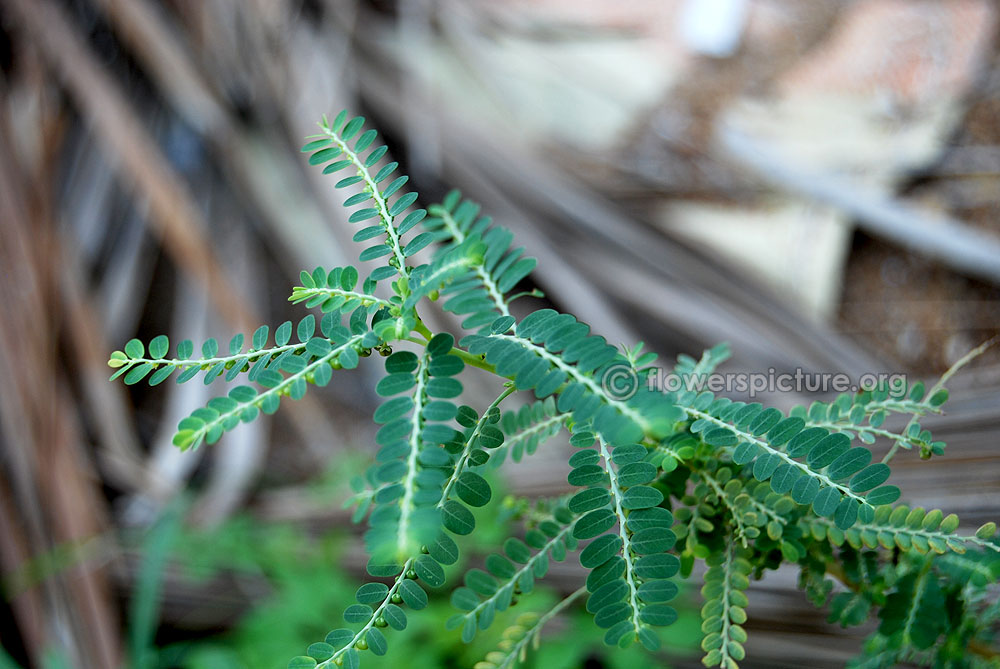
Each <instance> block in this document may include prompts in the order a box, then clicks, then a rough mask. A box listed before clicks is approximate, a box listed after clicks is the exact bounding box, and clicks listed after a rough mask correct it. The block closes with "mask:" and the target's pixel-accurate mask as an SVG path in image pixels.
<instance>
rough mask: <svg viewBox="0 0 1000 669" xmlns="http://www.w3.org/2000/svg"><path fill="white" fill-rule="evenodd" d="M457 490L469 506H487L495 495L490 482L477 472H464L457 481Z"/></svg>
mask: <svg viewBox="0 0 1000 669" xmlns="http://www.w3.org/2000/svg"><path fill="white" fill-rule="evenodd" d="M455 492H457V493H458V496H459V498H461V500H462V501H463V502H465V503H466V504H468V505H469V506H476V507H479V506H486V505H487V504H488V503H489V501H490V499H491V498H492V496H493V492H492V491H491V490H490V484H489V483H487V482H486V479H484V478H483V477H482V476H480V475H479V474H476V473H475V472H469V471H466V472H462V474H461V475H460V476H459V477H458V480H457V481H455Z"/></svg>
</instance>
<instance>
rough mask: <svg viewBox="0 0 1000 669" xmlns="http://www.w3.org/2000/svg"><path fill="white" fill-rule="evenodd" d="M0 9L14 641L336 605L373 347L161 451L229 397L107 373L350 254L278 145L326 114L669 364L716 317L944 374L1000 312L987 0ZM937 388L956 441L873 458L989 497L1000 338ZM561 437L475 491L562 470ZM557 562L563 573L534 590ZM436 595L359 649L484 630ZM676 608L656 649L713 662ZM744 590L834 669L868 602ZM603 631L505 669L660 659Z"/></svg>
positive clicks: (991, 25) (540, 479)
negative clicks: (455, 614) (322, 384)
mask: <svg viewBox="0 0 1000 669" xmlns="http://www.w3.org/2000/svg"><path fill="white" fill-rule="evenodd" d="M0 30H2V34H0V70H2V77H0V98H2V103H0V299H2V307H0V308H2V312H0V375H2V378H3V379H4V387H3V390H2V392H0V427H2V430H0V440H2V441H0V446H2V453H0V572H2V575H3V581H2V583H3V591H4V603H3V605H2V606H0V641H2V644H3V653H2V654H0V667H7V666H11V667H14V666H30V667H45V668H49V667H52V668H61V667H83V668H89V667H99V668H105V667H107V668H113V667H123V666H129V667H185V668H212V669H215V668H219V669H227V668H229V667H233V668H236V667H252V668H257V667H261V668H267V669H270V668H274V667H284V666H285V663H286V662H287V660H288V658H289V657H291V656H292V655H296V654H298V653H300V652H302V650H303V649H304V647H305V645H307V644H308V643H310V642H312V641H315V640H317V639H321V638H322V637H323V636H324V635H325V633H326V632H327V631H328V630H329V629H331V628H332V627H336V626H338V625H339V624H340V615H341V612H342V610H343V607H344V605H345V604H346V603H347V602H348V601H349V600H350V598H351V595H352V593H353V590H354V588H355V587H356V582H357V579H358V578H359V577H360V574H361V573H362V571H363V565H364V562H365V558H364V556H363V555H362V554H361V552H360V550H359V548H358V545H357V543H358V542H357V541H356V540H355V538H354V537H356V534H357V532H358V531H359V530H357V529H356V528H354V527H352V525H351V523H350V520H349V511H346V510H342V508H341V507H342V502H343V500H344V499H345V498H346V497H347V496H348V495H349V494H350V492H349V488H348V486H347V484H346V482H347V480H348V479H349V478H350V476H351V475H352V474H354V473H357V472H360V471H362V469H363V468H364V466H365V465H366V463H367V460H368V458H370V457H371V455H372V454H373V451H374V449H373V447H372V437H373V433H374V430H373V427H372V423H371V420H370V417H371V414H372V411H373V409H374V407H375V406H376V404H377V403H376V399H375V395H374V392H373V386H374V383H375V381H376V380H377V378H378V376H379V374H380V372H381V365H379V364H369V365H362V366H361V369H359V370H355V371H354V372H352V373H349V374H348V373H345V374H340V375H338V376H337V377H336V379H337V380H338V381H337V382H335V383H333V384H331V386H329V387H327V388H324V389H314V390H313V391H312V392H310V394H309V395H308V396H307V397H306V398H305V399H304V400H303V401H302V402H298V403H287V404H285V406H284V407H283V408H282V411H281V412H279V414H278V415H277V416H275V417H274V418H273V419H272V420H258V421H257V422H255V423H253V424H252V425H244V426H242V427H241V428H239V429H237V430H235V431H234V432H232V433H230V434H228V435H227V436H225V437H224V438H223V440H222V441H221V442H220V443H219V444H217V445H215V446H213V447H203V448H202V449H200V450H199V451H197V452H195V453H185V454H181V453H179V452H177V451H176V449H175V448H174V447H172V446H171V445H170V437H171V435H172V431H173V428H174V426H175V425H176V423H177V421H178V420H179V419H180V418H181V417H183V416H185V415H187V414H188V413H189V412H190V411H191V410H192V409H194V408H197V407H198V406H201V405H203V404H204V403H205V402H206V401H207V400H208V399H209V398H211V397H213V396H215V395H218V394H221V393H222V392H223V390H222V388H221V387H212V386H209V387H206V386H204V385H201V384H196V383H193V384H187V385H184V386H178V385H174V384H169V385H164V386H159V387H156V388H152V389H151V388H148V387H145V386H142V385H138V386H133V387H128V388H127V387H125V386H123V385H122V384H120V383H115V384H110V383H108V382H107V377H108V375H109V370H108V368H107V367H106V364H105V363H106V360H107V358H108V355H109V352H110V351H112V350H114V349H116V348H121V347H122V345H123V344H124V342H125V341H127V340H128V339H129V338H131V337H133V336H138V337H139V338H141V339H143V340H144V341H148V340H149V339H150V338H151V337H153V336H154V335H157V334H160V333H166V334H168V335H170V337H171V338H172V339H173V340H174V341H175V342H176V341H180V340H181V339H183V338H191V339H194V340H195V341H199V340H202V339H205V338H207V337H209V336H216V337H220V338H225V339H224V340H228V338H229V337H230V336H231V335H232V334H233V333H236V332H251V331H252V329H253V328H255V327H256V326H257V325H259V324H261V323H270V324H272V325H276V324H278V323H280V322H281V321H283V320H285V319H286V318H296V314H299V315H301V312H300V311H299V310H298V309H294V308H290V307H289V305H288V303H287V296H288V295H289V294H290V291H291V286H292V285H295V284H296V283H297V281H298V278H297V277H298V272H299V270H300V269H304V268H305V269H311V268H312V267H314V266H316V265H324V266H326V267H331V266H336V265H343V264H347V263H350V262H355V258H356V257H357V256H356V249H354V248H352V245H351V243H350V234H351V231H350V229H349V226H348V224H347V215H346V213H345V211H344V210H343V209H341V207H340V197H339V196H338V194H337V193H336V192H335V191H334V189H333V185H332V182H331V181H330V180H329V179H328V178H325V177H322V176H321V175H320V173H319V170H317V169H315V168H309V167H308V166H307V165H306V163H305V160H304V159H303V157H302V154H300V153H299V147H300V146H301V145H302V144H303V142H304V137H305V136H306V135H309V134H312V133H313V132H315V129H316V125H315V123H316V122H317V121H318V119H319V118H320V116H321V115H322V114H324V113H327V114H335V113H336V112H337V111H339V110H340V109H342V108H348V109H350V110H351V111H352V112H354V113H359V114H364V115H365V116H366V117H367V118H368V119H369V122H370V123H371V124H372V125H373V126H374V127H376V128H378V129H379V130H380V132H381V133H382V134H383V136H384V138H385V141H387V143H388V145H389V147H390V155H391V157H392V159H394V160H398V161H400V163H401V164H402V165H403V170H404V171H405V172H407V173H409V174H410V175H411V181H410V186H411V187H412V188H413V189H414V190H417V191H418V192H419V193H420V195H421V197H420V200H419V204H420V205H421V206H426V205H427V204H430V203H433V202H436V201H439V199H440V198H441V197H443V195H444V193H446V192H447V190H448V189H449V188H451V187H453V186H454V187H458V188H460V189H462V191H463V192H464V193H465V195H466V196H468V197H470V198H473V199H475V200H477V201H480V202H482V203H483V205H484V210H485V212H486V213H488V214H490V215H492V216H493V217H494V218H495V219H497V220H498V222H500V223H501V224H503V225H505V226H508V227H510V228H511V229H512V230H514V232H515V233H516V235H517V236H518V238H519V240H520V243H521V244H523V245H524V246H526V247H527V249H528V253H529V254H530V255H533V256H535V257H537V258H538V259H539V265H538V269H537V270H536V271H535V273H534V275H533V277H532V281H533V282H534V285H535V286H536V287H537V288H539V289H540V290H541V291H542V292H544V294H545V296H546V298H545V300H544V301H543V300H536V301H532V300H523V301H521V302H520V303H519V304H520V308H521V309H522V310H527V309H534V308H538V306H540V305H542V304H545V303H547V304H550V305H553V306H555V307H556V308H558V309H561V310H564V311H569V312H572V313H574V314H576V315H577V316H578V317H579V318H580V319H581V320H583V321H585V322H588V323H590V324H591V325H592V326H593V329H594V330H595V331H596V332H598V333H600V334H603V335H604V336H606V337H607V338H608V340H609V341H611V342H612V343H618V342H622V343H628V344H632V343H634V342H635V341H638V340H643V341H645V342H646V345H647V346H648V347H650V348H651V349H652V350H654V351H656V352H657V353H659V354H660V356H661V360H662V362H663V364H664V365H665V366H668V367H669V366H670V365H671V364H672V360H673V358H674V357H676V355H677V354H678V353H688V354H691V355H694V356H696V357H697V355H698V354H700V352H701V350H702V349H704V348H706V347H708V346H711V345H713V344H715V343H717V342H719V341H728V342H729V343H730V344H731V346H732V349H733V351H734V354H735V355H734V357H733V359H732V360H731V361H730V362H728V363H727V364H726V366H725V368H724V369H725V370H727V371H741V370H743V371H766V370H768V369H769V368H774V369H775V370H777V371H779V372H780V371H793V370H795V369H797V368H801V369H803V370H805V371H808V372H829V373H835V372H844V373H848V374H851V375H853V376H854V377H857V376H858V375H860V374H861V373H864V372H870V371H891V372H902V373H906V374H908V375H910V376H911V378H913V379H915V378H926V379H928V380H933V379H934V378H935V377H936V376H937V375H940V374H941V373H942V372H943V371H944V370H946V369H947V368H948V367H949V366H950V365H951V364H952V363H954V362H955V361H956V360H957V359H958V358H960V357H961V356H962V355H963V354H965V353H966V352H967V351H968V350H970V349H971V348H973V347H975V346H977V345H978V344H980V343H982V342H983V341H985V340H987V339H989V338H990V337H992V336H994V335H996V334H997V333H998V331H1000V222H998V221H1000V39H998V37H1000V33H998V30H1000V7H998V5H997V4H995V3H994V2H992V1H990V0H933V1H929V0H853V1H848V0H844V1H836V2H834V1H832V0H656V1H654V0H632V1H631V2H625V3H615V2H602V1H600V0H573V1H572V2H570V1H567V0H493V1H490V2H487V1H485V0H465V1H462V0H396V1H393V0H294V1H292V0H287V1H285V0H163V1H161V2H156V1H154V0H0ZM522 313H523V311H522ZM433 323H434V326H432V327H436V328H437V329H442V328H452V329H454V328H455V327H456V323H454V322H453V321H451V320H449V319H448V318H446V317H445V316H444V315H442V314H437V315H434V316H433ZM372 362H374V361H372ZM951 387H952V388H953V394H952V397H953V399H952V401H951V402H950V403H949V404H948V405H947V409H948V411H947V414H946V415H944V416H941V417H935V418H933V419H929V420H927V421H926V426H927V427H928V428H930V429H931V430H932V431H933V432H934V434H935V436H936V438H939V439H943V440H945V441H947V443H948V450H947V454H946V455H945V456H944V457H942V458H939V459H936V460H935V461H934V462H933V463H930V464H928V463H925V462H921V461H919V459H918V458H917V457H916V455H915V454H913V453H909V452H907V453H903V454H902V455H901V456H900V457H898V458H897V459H896V461H895V462H896V463H897V465H896V466H895V467H894V482H895V483H897V484H898V485H900V486H901V487H902V488H903V490H904V499H905V500H906V501H908V502H910V503H912V504H914V505H918V504H919V505H923V506H926V507H928V508H931V507H934V508H938V507H940V508H943V509H945V510H947V511H954V512H957V513H958V514H959V516H960V517H961V518H962V520H963V522H964V523H968V525H969V526H971V527H975V526H977V525H978V524H980V523H982V522H985V521H987V520H997V516H998V515H1000V514H998V511H1000V452H998V447H1000V444H998V436H1000V355H998V354H997V353H996V352H995V351H991V352H988V353H987V354H985V355H984V356H982V357H980V358H979V359H978V360H977V361H976V362H975V363H974V364H973V365H972V366H970V367H969V368H967V369H965V370H963V371H962V372H961V373H960V374H959V375H958V376H957V377H956V378H955V379H954V380H953V381H952V383H951ZM467 388H468V389H469V398H468V399H467V400H466V401H467V402H469V403H470V404H477V403H479V404H483V400H486V401H488V400H489V399H492V397H493V395H492V394H490V393H491V386H490V385H489V382H488V380H486V379H479V378H478V377H470V381H469V383H468V384H467ZM817 398H819V399H829V396H822V395H819V396H815V397H814V396H808V395H805V394H802V395H782V396H770V397H764V398H759V399H762V400H763V401H769V402H772V403H774V404H776V405H777V406H779V407H781V408H784V409H787V408H789V407H790V406H792V405H793V404H798V403H803V402H808V401H811V400H812V399H817ZM736 399H739V398H738V397H737V398H736ZM562 448H563V446H562V445H561V444H559V443H558V442H555V443H553V444H552V445H551V446H550V447H546V448H543V449H541V450H540V452H539V453H538V454H537V455H536V456H534V457H533V458H532V459H531V460H530V461H529V462H528V463H527V465H525V464H523V463H522V464H521V465H519V466H515V467H514V468H512V469H511V470H509V471H508V472H507V473H506V476H505V481H506V483H501V485H502V486H505V490H507V491H509V492H511V493H515V494H519V495H528V496H539V495H551V494H558V493H560V492H563V491H565V490H567V484H566V481H565V474H566V470H565V466H566V465H565V457H564V454H563V450H562ZM881 448H884V446H883V445H877V446H876V449H881ZM487 518H490V519H493V521H495V522H486V523H480V524H479V527H480V528H482V529H481V530H479V531H477V533H476V535H475V536H474V537H470V538H469V542H468V544H467V554H468V555H470V556H471V557H470V559H471V560H473V561H475V560H476V559H480V558H481V556H482V555H483V554H484V551H486V550H487V549H488V547H489V546H490V544H491V542H493V541H495V540H496V538H497V536H499V533H500V532H502V531H503V529H504V528H503V527H502V522H501V520H500V519H497V518H494V517H493V516H487ZM580 578H581V572H580V571H579V569H578V567H577V565H576V562H575V560H574V559H570V560H569V561H568V562H567V563H564V564H560V565H555V566H554V569H553V572H552V575H551V577H550V578H549V579H547V581H546V582H547V584H548V589H546V590H542V591H540V592H539V593H538V594H537V595H535V599H534V600H526V601H525V602H524V604H525V608H524V610H531V608H532V607H533V606H535V605H536V604H537V605H538V606H541V605H543V604H544V603H545V602H552V601H555V600H556V598H558V597H559V596H560V594H559V593H560V592H562V593H563V594H565V593H567V592H570V591H572V590H573V589H575V588H576V587H577V584H578V583H579V580H580ZM443 592H444V595H442V597H441V599H440V601H435V602H434V603H433V604H432V607H431V609H430V611H429V614H428V615H425V616H420V617H414V624H415V625H416V627H415V629H412V630H408V632H407V634H405V635H394V636H393V641H392V643H391V644H390V649H391V650H390V654H389V655H388V656H386V657H385V658H375V657H373V656H367V655H366V657H365V658H364V659H365V663H366V666H368V665H369V664H370V665H371V666H373V667H378V666H390V665H395V666H400V664H399V663H400V662H402V663H403V664H402V666H426V667H468V666H472V664H473V663H474V662H475V661H476V660H477V659H479V658H481V657H483V656H484V655H485V653H486V652H487V651H488V650H489V649H490V648H492V644H494V643H495V640H496V637H495V636H494V637H492V638H485V637H483V636H481V637H480V639H477V641H476V643H475V644H474V645H473V646H471V647H466V646H464V645H462V644H461V643H460V642H457V641H456V640H455V639H453V638H452V637H451V636H450V635H447V634H444V633H443V632H442V626H443V621H444V619H446V618H447V616H448V615H449V613H448V604H447V600H446V597H447V593H448V592H450V587H448V588H445V589H444V590H443ZM684 601H685V602H686V603H687V608H686V610H685V613H684V614H683V615H682V617H681V620H680V622H679V623H678V624H677V625H675V626H674V627H672V628H669V629H668V631H667V632H666V633H665V641H666V645H667V650H666V651H665V652H664V653H663V654H662V655H661V656H660V657H658V658H657V659H656V662H658V663H662V664H663V666H677V667H686V666H699V662H698V658H699V653H698V649H697V645H698V643H699V640H700V639H699V631H698V626H699V624H698V621H697V608H698V607H699V606H700V605H699V596H698V594H697V591H696V590H695V589H690V590H689V591H688V592H686V593H685V595H684ZM750 612H751V617H750V623H749V625H748V629H749V631H750V640H749V643H748V648H747V650H748V655H749V657H750V658H751V660H750V661H748V662H746V663H745V666H748V667H821V666H822V667H825V666H829V667H836V666H843V664H844V662H845V661H846V660H847V659H848V658H849V657H850V656H851V655H852V654H853V653H854V652H855V651H856V649H857V648H858V647H859V644H860V642H861V639H862V638H863V637H864V635H865V634H866V633H867V631H869V630H870V629H871V628H870V627H869V628H865V627H862V628H854V629H850V630H842V629H840V628H837V627H833V626H830V625H827V624H826V623H825V622H824V620H825V615H826V614H825V613H824V612H823V611H820V610H816V609H813V608H812V607H811V606H810V605H809V604H808V603H807V602H806V600H805V597H804V595H803V594H802V593H800V592H799V591H797V590H796V573H795V571H794V570H783V571H780V572H778V573H776V574H772V575H770V576H769V577H768V578H767V579H765V580H764V582H762V583H760V584H756V585H755V586H754V587H753V588H752V590H751V592H750ZM517 613H518V612H514V614H513V615H516V614H517ZM418 620H419V621H421V622H416V621H418ZM509 620H512V618H510V619H509ZM509 620H508V621H509ZM590 625H591V623H590V622H589V621H588V620H587V619H586V616H585V615H584V616H579V615H570V616H566V617H565V618H562V619H559V620H557V621H556V622H555V623H553V625H552V626H551V627H550V628H548V631H547V633H546V638H547V639H551V641H550V642H549V643H547V644H546V645H545V646H544V647H543V651H542V653H541V654H540V655H538V656H537V657H535V658H533V659H531V660H530V661H529V662H528V664H527V666H529V667H546V668H547V669H548V668H552V667H566V668H567V669H569V668H571V667H582V666H586V667H593V668H600V667H619V666H622V667H624V666H636V665H639V666H649V665H650V663H651V662H653V661H652V660H650V659H649V658H647V657H644V656H643V655H642V654H633V653H631V652H629V653H617V652H616V653H612V652H606V651H605V650H604V649H603V648H602V646H601V645H600V637H599V635H595V634H592V633H591V632H592V630H591V628H590ZM496 629H497V630H499V629H502V627H500V626H499V625H498V626H497V628H496ZM487 636H488V635H487ZM491 639H492V640H491Z"/></svg>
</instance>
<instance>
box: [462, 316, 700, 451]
mask: <svg viewBox="0 0 1000 669" xmlns="http://www.w3.org/2000/svg"><path fill="white" fill-rule="evenodd" d="M512 325H513V321H512V320H511V319H502V318H501V319H498V320H497V323H495V324H494V325H493V326H492V327H491V331H490V333H489V334H474V335H469V336H467V337H465V338H464V339H463V340H462V344H463V345H464V346H467V348H468V350H469V352H470V353H472V354H473V355H483V356H484V357H485V359H486V362H488V363H489V364H491V365H494V366H495V368H496V373H497V374H498V375H500V376H504V377H507V378H510V379H512V380H513V381H514V384H515V386H516V387H517V388H518V389H519V390H533V391H534V392H535V395H536V396H537V397H538V398H540V399H544V398H546V397H548V396H549V395H551V394H553V393H556V394H557V395H558V400H557V407H558V409H559V411H561V412H563V413H566V414H571V416H572V420H573V422H574V423H576V424H578V425H583V424H586V423H592V424H593V426H594V430H595V431H596V432H597V433H598V434H600V435H601V436H602V437H603V438H604V439H605V440H606V441H607V442H608V443H609V444H611V445H622V444H630V443H637V442H640V441H642V439H643V437H644V435H646V436H652V437H664V436H666V435H668V434H670V433H671V432H672V431H673V430H674V427H675V423H676V422H677V421H678V420H681V419H683V417H684V414H683V413H682V412H681V411H678V410H677V408H676V407H674V406H673V405H672V404H671V403H670V401H669V400H668V398H667V397H666V396H664V395H663V394H661V393H655V392H652V391H650V390H648V389H647V388H635V387H633V388H631V389H629V392H628V394H627V395H625V396H620V395H618V394H617V393H616V392H614V390H613V389H611V388H608V387H605V383H604V381H606V379H607V375H608V374H609V373H610V372H611V371H614V369H616V368H615V367H613V365H620V366H623V367H624V368H627V373H630V370H631V366H630V365H629V364H628V362H626V361H625V360H624V359H623V358H622V357H621V356H620V354H619V353H618V351H617V350H616V349H615V348H614V347H613V346H610V345H609V344H608V343H607V342H606V341H605V340H604V338H603V337H601V336H591V335H590V334H589V331H590V328H589V327H588V326H587V325H585V324H583V323H580V322H579V321H577V320H576V319H575V318H574V317H572V316H570V315H568V314H559V313H558V312H556V311H553V310H551V309H542V310H539V311H536V312H534V313H532V314H531V315H530V316H528V317H527V318H525V319H524V320H523V321H521V323H520V324H518V325H517V328H516V331H515V332H513V333H511V332H509V329H510V327H511V326H512Z"/></svg>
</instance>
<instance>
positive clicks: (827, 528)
mask: <svg viewBox="0 0 1000 669" xmlns="http://www.w3.org/2000/svg"><path fill="white" fill-rule="evenodd" d="M799 522H800V523H801V524H802V525H803V529H804V530H806V531H807V532H809V533H810V534H812V536H813V537H814V538H816V539H818V540H823V539H829V540H830V542H831V543H833V544H834V545H835V546H840V545H842V544H843V543H844V542H847V543H848V544H850V545H851V546H853V547H854V548H857V549H861V548H878V547H882V548H885V549H888V550H895V549H897V548H898V549H899V550H903V551H914V552H916V553H919V554H923V553H948V552H950V551H951V552H955V553H964V552H965V551H966V550H967V549H969V548H972V547H976V548H983V549H986V550H990V551H994V552H998V553H1000V546H998V545H997V544H996V542H994V541H992V539H991V537H992V536H993V535H992V531H995V529H996V527H995V526H992V525H986V526H984V527H983V528H981V530H982V531H981V532H980V535H981V536H980V535H974V536H962V535H957V534H955V531H956V530H957V529H958V516H956V515H955V514H949V515H948V516H945V515H944V514H942V513H941V511H938V510H936V509H935V510H933V511H929V512H928V511H924V509H921V508H919V507H917V508H915V509H911V508H910V507H908V506H906V505H904V504H899V505H897V506H895V507H892V506H881V507H879V508H877V509H876V510H875V515H874V517H873V518H872V520H871V522H861V523H858V524H856V525H854V526H853V527H851V528H849V529H848V530H846V531H845V530H843V529H841V528H839V527H837V525H836V524H835V523H832V522H831V521H830V520H829V519H827V518H816V517H813V516H808V517H803V518H802V519H801V520H800V521H799Z"/></svg>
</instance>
